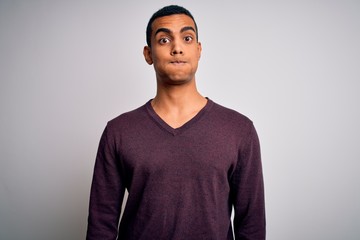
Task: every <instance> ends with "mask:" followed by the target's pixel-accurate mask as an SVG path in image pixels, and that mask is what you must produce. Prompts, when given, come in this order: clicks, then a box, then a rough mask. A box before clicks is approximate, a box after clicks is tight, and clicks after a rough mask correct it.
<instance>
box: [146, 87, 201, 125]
mask: <svg viewBox="0 0 360 240" xmlns="http://www.w3.org/2000/svg"><path fill="white" fill-rule="evenodd" d="M206 103H207V99H206V98H204V97H203V96H202V95H201V94H200V93H199V92H198V91H197V89H196V85H195V82H194V83H192V84H184V85H172V86H166V87H165V86H159V84H158V88H157V93H156V96H155V98H154V99H153V100H152V102H151V105H152V107H153V109H154V111H155V112H156V113H157V114H158V115H159V116H160V117H161V118H162V119H163V120H164V121H165V122H166V123H168V124H169V125H170V126H172V127H173V128H177V127H180V126H182V125H183V124H184V123H185V122H187V121H189V120H190V119H191V118H193V117H194V116H195V115H196V114H197V113H198V112H199V111H200V110H201V109H202V108H203V107H204V106H205V105H206Z"/></svg>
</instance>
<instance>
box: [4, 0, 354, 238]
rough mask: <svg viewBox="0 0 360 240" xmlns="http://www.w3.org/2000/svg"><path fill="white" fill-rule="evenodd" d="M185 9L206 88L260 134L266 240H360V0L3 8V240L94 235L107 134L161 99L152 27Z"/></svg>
mask: <svg viewBox="0 0 360 240" xmlns="http://www.w3.org/2000/svg"><path fill="white" fill-rule="evenodd" d="M175 3H176V4H179V5H182V6H184V7H186V8H188V9H189V10H190V11H191V12H192V13H193V15H194V16H195V19H196V21H197V24H198V26H199V38H200V41H201V42H202V46H203V53H202V57H201V61H200V65H199V70H198V74H197V82H198V88H199V91H200V92H201V93H202V94H203V95H204V96H207V97H209V98H211V99H212V100H214V101H215V102H217V103H219V104H221V105H224V106H227V107H229V108H233V109H235V110H237V111H239V112H241V113H243V114H245V115H246V116H248V117H249V118H251V119H252V120H253V122H254V124H255V126H256V128H257V131H258V134H259V137H260V141H261V146H262V158H263V169H264V177H265V187H266V208H267V232H268V234H267V239H268V240H304V239H306V240H319V239H324V240H325V239H326V240H340V239H341V240H355V239H358V238H359V236H360V204H359V203H360V186H359V184H360V174H359V167H360V163H359V162H360V139H359V136H360V126H359V125H360V107H359V103H360V94H359V91H360V83H359V81H360V44H359V43H360V14H359V13H360V1H358V0H353V1H351V0H329V1H325V0H323V1H321V0H288V1H285V0H283V1H280V0H274V1H271V0H266V1H265V0H258V1H254V0H253V1H250V0H248V1H245V0H242V1H235V0H234V1H229V0H222V1H216V2H215V1H214V2H211V1H193V0H192V1H190V0H188V1H161V0H157V1H139V0H132V1H120V0H117V1H115V0H105V1H100V0H98V1H96V0H87V1H85V0H71V1H70V0H69V1H66V0H62V1H60V0H58V1H55V0H53V1H51V0H50V1H46V0H32V1H30V0H29V1H26V0H23V1H21V0H0V81H1V82H0V114H1V115H0V239H2V240H18V239H28V240H48V239H52V240H63V239H69V240H77V239H84V238H85V233H86V225H87V209H88V200H89V190H90V184H91V179H92V171H93V166H94V161H95V155H96V151H97V146H98V142H99V139H100V135H101V133H102V131H103V129H104V127H105V124H106V122H107V121H108V120H110V119H112V118H114V117H116V116H118V115H119V114H121V113H123V112H126V111H129V110H132V109H134V108H137V107H139V106H140V105H142V104H144V103H145V102H146V101H148V100H149V99H150V98H152V97H154V95H155V74H154V71H153V68H152V66H148V65H147V64H146V62H145V61H144V59H143V56H142V49H143V46H144V45H145V27H146V24H147V21H148V19H149V18H150V16H151V15H152V13H154V12H155V11H156V10H158V9H159V8H161V7H163V6H165V5H168V4H175Z"/></svg>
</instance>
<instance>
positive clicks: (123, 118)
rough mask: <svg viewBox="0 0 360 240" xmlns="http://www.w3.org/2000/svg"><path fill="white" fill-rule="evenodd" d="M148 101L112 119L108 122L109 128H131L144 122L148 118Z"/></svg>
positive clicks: (111, 129)
mask: <svg viewBox="0 0 360 240" xmlns="http://www.w3.org/2000/svg"><path fill="white" fill-rule="evenodd" d="M147 104H148V103H146V104H144V105H142V106H140V107H139V108H136V109H134V110H131V111H128V112H125V113H122V114H120V115H119V116H117V117H115V118H113V119H111V120H110V121H108V123H107V126H106V127H107V128H108V129H109V130H110V131H116V130H124V129H129V128H132V127H134V126H139V125H142V124H144V121H146V120H147V119H148V117H147V115H148V113H147V108H146V105H147Z"/></svg>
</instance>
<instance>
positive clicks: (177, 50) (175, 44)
mask: <svg viewBox="0 0 360 240" xmlns="http://www.w3.org/2000/svg"><path fill="white" fill-rule="evenodd" d="M183 53H184V52H183V49H182V46H181V43H179V41H173V46H172V49H171V55H176V54H183Z"/></svg>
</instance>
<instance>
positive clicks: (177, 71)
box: [144, 14, 201, 85]
mask: <svg viewBox="0 0 360 240" xmlns="http://www.w3.org/2000/svg"><path fill="white" fill-rule="evenodd" d="M195 31H196V30H195V24H194V21H193V20H192V19H191V18H190V17H189V16H187V15H185V14H175V15H170V16H165V17H161V18H157V19H156V20H155V21H154V22H153V23H152V36H151V47H148V46H146V47H145V48H144V56H145V60H146V62H147V63H148V64H154V69H155V72H156V77H157V80H158V81H160V82H161V83H164V84H171V85H175V84H184V83H188V82H191V81H194V80H195V73H196V70H197V67H198V62H199V59H200V54H201V44H200V43H198V42H197V39H196V32H195Z"/></svg>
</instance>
